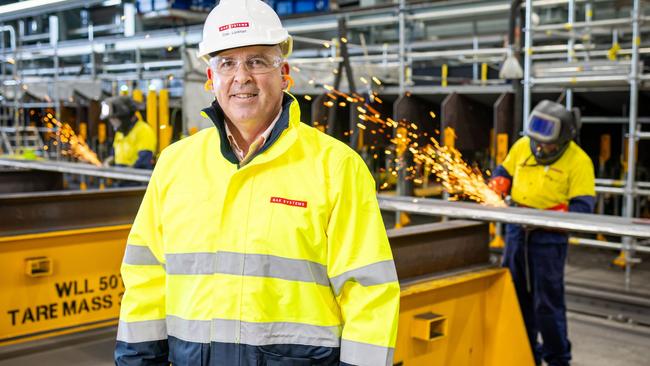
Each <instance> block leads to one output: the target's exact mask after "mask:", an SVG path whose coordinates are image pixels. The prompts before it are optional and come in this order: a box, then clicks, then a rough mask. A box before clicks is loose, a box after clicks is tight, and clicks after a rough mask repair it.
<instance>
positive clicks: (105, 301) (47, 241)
mask: <svg viewBox="0 0 650 366" xmlns="http://www.w3.org/2000/svg"><path fill="white" fill-rule="evenodd" d="M130 228H131V225H119V226H107V227H98V228H90V229H79V230H68V231H54V232H47V233H38V234H27V235H17V236H4V237H0V261H2V263H3V269H2V276H0V293H2V294H3V296H0V346H4V345H9V344H13V343H19V342H24V341H28V340H35V339H41V338H47V337H51V336H54V335H61V334H67V333H74V332H79V331H82V330H88V329H93V328H98V327H103V326H107V325H114V324H116V323H117V318H118V316H119V309H120V299H121V297H122V293H123V292H124V285H123V284H122V279H121V277H120V264H121V262H122V256H123V255H124V247H125V244H126V238H127V235H128V233H129V230H130ZM7 294H11V296H8V295H7Z"/></svg>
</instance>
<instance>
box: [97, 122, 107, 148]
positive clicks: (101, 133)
mask: <svg viewBox="0 0 650 366" xmlns="http://www.w3.org/2000/svg"><path fill="white" fill-rule="evenodd" d="M97 140H98V141H99V143H100V144H103V143H105V142H106V123H100V124H99V125H97Z"/></svg>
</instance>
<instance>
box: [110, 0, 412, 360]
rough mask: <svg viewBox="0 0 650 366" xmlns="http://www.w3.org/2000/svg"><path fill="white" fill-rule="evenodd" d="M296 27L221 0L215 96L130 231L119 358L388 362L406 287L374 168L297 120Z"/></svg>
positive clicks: (211, 51)
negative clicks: (291, 59)
mask: <svg viewBox="0 0 650 366" xmlns="http://www.w3.org/2000/svg"><path fill="white" fill-rule="evenodd" d="M291 45H292V40H291V37H290V36H289V34H288V32H287V30H286V29H285V28H283V27H282V24H281V22H280V19H279V17H278V16H277V14H276V13H275V12H274V11H273V9H272V8H271V7H269V6H268V5H267V4H266V3H264V2H263V1H261V0H245V1H242V0H222V1H221V2H220V3H219V5H218V6H217V7H216V8H215V9H213V10H212V12H211V13H210V14H209V15H208V17H207V19H206V21H205V24H204V28H203V40H202V41H201V43H200V44H199V57H201V58H203V59H204V60H206V61H207V63H208V65H209V66H208V68H207V78H208V82H207V83H206V86H207V88H208V89H211V90H212V93H213V94H214V95H215V97H216V100H215V101H214V102H213V103H212V105H210V106H208V107H207V108H205V109H203V111H202V112H201V115H202V116H200V115H199V111H197V118H207V119H209V120H210V121H211V122H212V123H213V124H214V127H212V128H206V129H204V130H202V131H200V132H198V133H196V134H194V135H192V136H190V137H188V138H185V139H183V140H181V141H178V142H176V143H174V144H173V145H171V146H169V147H167V148H166V149H165V150H163V152H162V153H161V155H160V158H159V160H158V162H157V164H156V167H155V169H154V171H153V174H152V177H151V180H150V182H149V186H148V187H147V191H146V194H145V196H144V199H143V202H142V204H141V206H140V209H139V211H138V214H137V216H136V219H135V222H134V223H133V227H132V229H131V232H130V234H129V236H128V242H127V247H126V253H125V255H124V260H123V264H122V278H123V280H124V285H125V287H126V290H125V292H124V296H123V298H122V302H121V312H120V322H119V329H118V335H117V345H116V349H115V361H116V364H117V365H167V363H168V362H171V363H172V364H174V365H175V366H176V365H179V366H180V365H223V366H237V365H251V366H252V365H255V366H257V365H288V366H291V365H321V366H322V365H368V366H378V365H392V364H393V349H394V346H395V339H396V335H397V320H398V313H399V297H400V287H399V284H398V281H397V275H396V270H395V265H394V262H393V258H392V253H391V249H390V246H389V243H388V239H387V235H386V230H385V228H384V225H383V222H382V218H381V215H380V212H379V206H378V203H377V198H376V191H375V182H374V180H373V178H372V176H371V174H370V172H369V170H368V168H367V167H366V165H365V163H364V162H363V160H362V159H361V157H360V156H359V155H358V154H357V153H356V152H355V151H353V150H351V149H350V148H348V147H347V146H346V145H345V144H343V143H341V142H340V141H337V140H336V139H334V138H332V137H330V136H327V135H325V134H323V133H321V132H319V131H318V130H316V129H314V128H312V127H310V126H308V125H306V124H304V123H301V122H300V107H299V105H298V102H297V100H296V99H295V98H294V97H293V96H292V95H291V94H288V92H286V91H287V89H288V87H289V82H290V81H289V80H290V78H289V77H288V75H289V70H290V67H289V65H288V63H287V61H286V58H287V57H288V55H289V53H290V52H291Z"/></svg>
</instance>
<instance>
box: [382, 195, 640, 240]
mask: <svg viewBox="0 0 650 366" xmlns="http://www.w3.org/2000/svg"><path fill="white" fill-rule="evenodd" d="M379 207H380V208H381V209H383V210H393V211H402V212H411V213H418V214H422V215H431V216H447V217H453V218H460V219H470V220H483V221H497V222H505V223H510V224H520V225H528V226H534V227H541V228H548V229H553V230H567V231H572V232H584V233H602V234H605V235H617V236H630V237H636V238H650V220H643V219H635V218H623V217H617V216H609V215H593V214H579V213H572V212H555V211H544V210H535V209H531V208H521V207H491V206H483V205H479V204H477V203H469V202H449V201H444V200H440V199H430V198H414V197H388V196H384V195H379Z"/></svg>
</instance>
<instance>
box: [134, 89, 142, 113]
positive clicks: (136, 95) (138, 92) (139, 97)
mask: <svg viewBox="0 0 650 366" xmlns="http://www.w3.org/2000/svg"><path fill="white" fill-rule="evenodd" d="M133 100H134V101H135V102H136V103H138V104H142V103H144V95H143V94H142V90H140V89H133ZM135 115H136V116H137V117H138V121H143V120H144V118H142V113H140V111H137V112H135Z"/></svg>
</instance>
